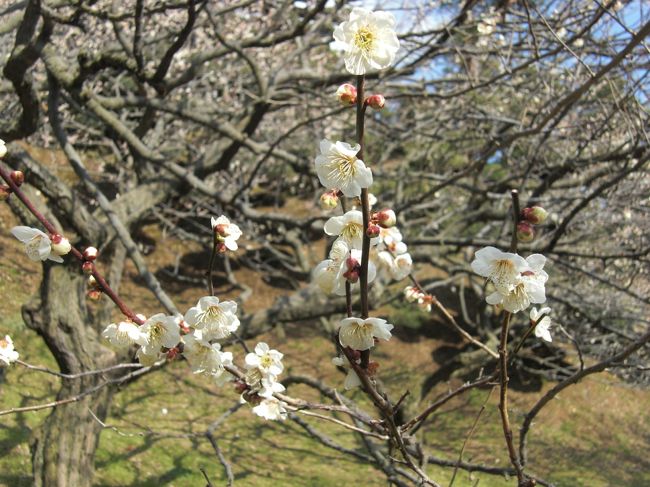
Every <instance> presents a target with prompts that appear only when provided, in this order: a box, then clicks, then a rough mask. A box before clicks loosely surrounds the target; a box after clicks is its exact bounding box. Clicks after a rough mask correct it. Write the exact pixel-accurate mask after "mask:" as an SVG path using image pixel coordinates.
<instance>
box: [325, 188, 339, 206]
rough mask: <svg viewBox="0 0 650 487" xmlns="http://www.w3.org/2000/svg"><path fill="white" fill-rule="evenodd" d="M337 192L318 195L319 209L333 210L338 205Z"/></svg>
mask: <svg viewBox="0 0 650 487" xmlns="http://www.w3.org/2000/svg"><path fill="white" fill-rule="evenodd" d="M337 193H338V191H336V190H334V191H326V192H325V193H323V194H322V195H320V207H321V209H322V210H333V209H334V208H336V207H337V206H338V205H339V197H338V194H337Z"/></svg>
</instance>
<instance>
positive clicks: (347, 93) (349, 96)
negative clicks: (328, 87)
mask: <svg viewBox="0 0 650 487" xmlns="http://www.w3.org/2000/svg"><path fill="white" fill-rule="evenodd" d="M336 98H338V100H339V103H341V105H354V104H355V103H356V102H357V89H356V88H355V87H354V86H353V85H351V84H349V83H345V84H344V85H341V86H339V88H338V90H336Z"/></svg>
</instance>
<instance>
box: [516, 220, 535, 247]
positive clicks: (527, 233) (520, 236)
mask: <svg viewBox="0 0 650 487" xmlns="http://www.w3.org/2000/svg"><path fill="white" fill-rule="evenodd" d="M534 238H535V230H533V227H532V225H531V224H530V223H526V222H521V223H519V224H518V225H517V240H519V241H520V242H524V243H526V242H532V241H533V239H534Z"/></svg>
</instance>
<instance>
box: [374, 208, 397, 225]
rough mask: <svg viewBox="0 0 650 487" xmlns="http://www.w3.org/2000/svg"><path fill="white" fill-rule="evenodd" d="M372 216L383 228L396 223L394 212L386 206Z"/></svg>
mask: <svg viewBox="0 0 650 487" xmlns="http://www.w3.org/2000/svg"><path fill="white" fill-rule="evenodd" d="M372 218H373V220H375V221H376V222H377V223H378V224H379V226H381V227H383V228H390V227H394V226H395V224H397V216H395V212H394V211H393V210H391V209H388V208H387V209H385V210H381V211H378V212H377V213H375V214H374V215H372Z"/></svg>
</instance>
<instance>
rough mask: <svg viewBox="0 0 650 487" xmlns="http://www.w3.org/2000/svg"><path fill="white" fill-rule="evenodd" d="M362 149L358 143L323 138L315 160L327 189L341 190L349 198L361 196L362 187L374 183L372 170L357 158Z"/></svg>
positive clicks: (317, 171) (321, 180)
mask: <svg viewBox="0 0 650 487" xmlns="http://www.w3.org/2000/svg"><path fill="white" fill-rule="evenodd" d="M360 149H361V146H359V145H358V144H357V145H355V146H354V147H352V146H351V145H350V144H347V143H345V142H338V141H337V142H336V143H332V142H330V141H329V140H327V139H323V140H321V142H320V152H321V153H320V154H319V155H318V156H316V161H315V163H316V174H317V175H318V179H319V180H320V182H321V184H322V185H323V186H325V187H326V188H327V189H339V190H341V192H342V193H343V194H344V195H345V196H347V197H348V198H354V197H355V196H359V195H360V194H361V188H367V187H369V186H370V185H371V184H372V171H371V170H370V168H368V167H366V165H365V164H364V163H363V161H362V160H361V159H358V158H357V152H359V150H360Z"/></svg>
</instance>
